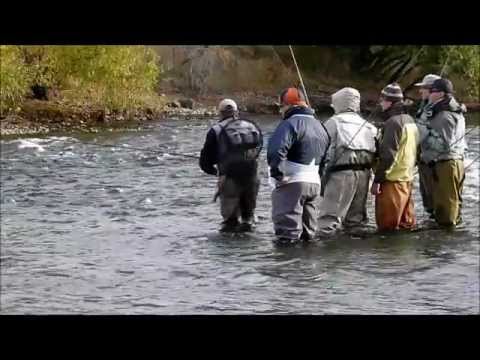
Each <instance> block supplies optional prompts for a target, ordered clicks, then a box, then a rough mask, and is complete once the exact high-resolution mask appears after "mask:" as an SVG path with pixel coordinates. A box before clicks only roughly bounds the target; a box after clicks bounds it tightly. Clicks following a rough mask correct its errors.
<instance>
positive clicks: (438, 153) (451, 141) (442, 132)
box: [421, 96, 467, 163]
mask: <svg viewBox="0 0 480 360" xmlns="http://www.w3.org/2000/svg"><path fill="white" fill-rule="evenodd" d="M465 112H466V109H465V106H463V105H460V104H459V103H458V102H457V101H456V100H455V98H453V97H451V96H447V97H445V98H443V99H442V100H440V101H438V102H437V103H434V104H432V105H431V109H430V111H429V112H428V113H427V114H426V116H427V124H426V132H427V133H426V136H425V138H424V139H423V141H422V143H421V149H422V154H421V159H422V161H424V162H425V163H430V162H432V161H434V162H435V161H438V160H461V159H463V157H464V153H465V150H466V148H467V143H466V140H465V117H464V115H463V114H464V113H465Z"/></svg>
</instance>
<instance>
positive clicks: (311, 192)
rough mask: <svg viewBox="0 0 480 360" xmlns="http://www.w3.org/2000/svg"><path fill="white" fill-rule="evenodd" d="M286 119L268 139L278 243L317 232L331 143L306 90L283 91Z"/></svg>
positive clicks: (308, 236) (282, 109) (282, 99)
mask: <svg viewBox="0 0 480 360" xmlns="http://www.w3.org/2000/svg"><path fill="white" fill-rule="evenodd" d="M280 103H281V109H280V112H281V114H282V115H283V120H282V122H281V123H280V125H278V127H277V128H276V130H275V132H274V133H273V135H272V136H271V138H270V140H269V143H268V152H267V161H268V165H269V167H270V177H271V178H273V179H274V185H275V189H274V190H273V192H272V220H273V226H274V230H275V235H276V237H277V243H278V244H290V243H295V242H297V241H298V240H300V239H302V240H311V239H313V237H314V236H315V232H316V229H317V218H318V202H319V200H320V175H319V167H321V166H323V162H324V161H325V157H326V153H327V150H328V146H329V143H330V139H329V136H328V133H327V131H326V130H325V128H324V127H323V125H322V124H321V123H320V121H318V120H317V119H316V118H315V117H314V116H313V110H312V109H310V108H309V107H308V106H307V104H306V102H305V96H304V94H303V93H302V92H301V91H300V90H298V89H296V88H288V89H286V90H284V91H283V92H282V93H281V95H280Z"/></svg>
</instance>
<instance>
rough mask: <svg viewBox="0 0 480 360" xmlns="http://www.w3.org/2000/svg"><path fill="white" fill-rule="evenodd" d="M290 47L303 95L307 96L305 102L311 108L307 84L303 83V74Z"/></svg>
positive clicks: (290, 46)
mask: <svg viewBox="0 0 480 360" xmlns="http://www.w3.org/2000/svg"><path fill="white" fill-rule="evenodd" d="M288 47H289V48H290V53H291V54H292V59H293V63H294V64H295V68H296V69H297V74H298V78H299V79H300V84H301V85H302V89H303V93H304V94H305V100H306V101H307V105H308V106H309V107H310V102H309V101H308V95H307V90H306V89H305V84H304V83H303V78H302V74H301V73H300V69H299V67H298V64H297V60H296V59H295V54H294V52H293V48H292V45H288Z"/></svg>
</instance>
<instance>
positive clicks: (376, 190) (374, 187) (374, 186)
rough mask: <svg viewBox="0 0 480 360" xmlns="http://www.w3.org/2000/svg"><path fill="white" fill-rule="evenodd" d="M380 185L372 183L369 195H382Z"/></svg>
mask: <svg viewBox="0 0 480 360" xmlns="http://www.w3.org/2000/svg"><path fill="white" fill-rule="evenodd" d="M381 185H382V184H380V183H373V184H372V188H371V189H370V193H371V194H372V195H374V196H377V195H380V194H381V193H382V188H381Z"/></svg>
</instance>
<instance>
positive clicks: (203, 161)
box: [199, 129, 218, 175]
mask: <svg viewBox="0 0 480 360" xmlns="http://www.w3.org/2000/svg"><path fill="white" fill-rule="evenodd" d="M217 163H218V155H217V135H216V133H215V130H213V129H210V131H209V132H208V133H207V137H206V139H205V144H204V145H203V148H202V151H200V161H199V165H200V168H201V169H202V170H203V171H204V172H205V173H207V174H209V175H217V174H218V171H217V169H216V168H215V167H214V165H215V164H217Z"/></svg>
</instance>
